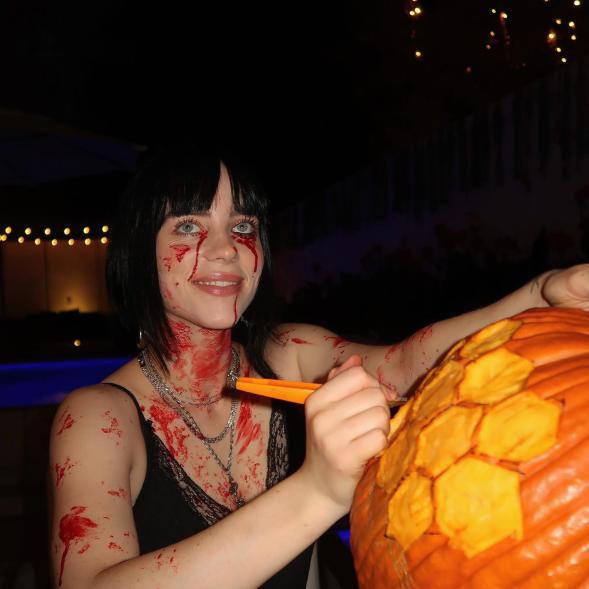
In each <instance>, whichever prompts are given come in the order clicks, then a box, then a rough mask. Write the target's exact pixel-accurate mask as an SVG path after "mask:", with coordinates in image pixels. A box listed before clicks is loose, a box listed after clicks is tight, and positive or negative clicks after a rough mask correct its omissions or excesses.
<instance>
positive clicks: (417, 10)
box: [415, 6, 421, 14]
mask: <svg viewBox="0 0 589 589" xmlns="http://www.w3.org/2000/svg"><path fill="white" fill-rule="evenodd" d="M415 14H421V8H419V6H416V7H415Z"/></svg>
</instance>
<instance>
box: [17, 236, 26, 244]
mask: <svg viewBox="0 0 589 589" xmlns="http://www.w3.org/2000/svg"><path fill="white" fill-rule="evenodd" d="M24 240H25V238H24V237H23V236H22V235H21V236H20V237H19V238H18V243H23V242H24Z"/></svg>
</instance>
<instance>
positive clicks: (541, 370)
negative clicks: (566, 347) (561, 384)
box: [527, 352, 589, 387]
mask: <svg viewBox="0 0 589 589" xmlns="http://www.w3.org/2000/svg"><path fill="white" fill-rule="evenodd" d="M579 364H582V365H585V366H586V365H589V352H588V353H587V354H583V355H581V356H575V357H574V358H565V359H563V360H558V361H557V362H553V363H552V364H545V365H543V366H536V368H535V369H534V372H532V374H530V376H529V377H528V380H527V386H529V387H532V386H534V385H536V384H539V383H540V382H542V381H543V380H545V379H547V378H551V377H553V376H556V375H557V374H560V375H565V374H566V373H567V372H568V371H569V370H572V369H574V368H577V367H578V366H579ZM563 377H564V376H563Z"/></svg>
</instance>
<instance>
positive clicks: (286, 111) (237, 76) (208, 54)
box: [0, 0, 589, 589]
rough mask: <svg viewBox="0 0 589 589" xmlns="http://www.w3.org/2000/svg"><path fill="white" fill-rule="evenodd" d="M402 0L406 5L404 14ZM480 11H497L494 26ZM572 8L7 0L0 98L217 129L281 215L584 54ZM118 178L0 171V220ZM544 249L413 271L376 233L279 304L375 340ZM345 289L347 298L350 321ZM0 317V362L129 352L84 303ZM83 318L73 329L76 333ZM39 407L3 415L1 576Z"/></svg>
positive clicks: (108, 132)
mask: <svg viewBox="0 0 589 589" xmlns="http://www.w3.org/2000/svg"><path fill="white" fill-rule="evenodd" d="M417 5H418V6H419V7H421V9H422V10H423V13H422V15H420V16H419V17H418V18H413V17H411V16H410V15H409V11H410V10H411V9H413V8H414V7H415V6H417ZM491 9H496V10H497V11H499V12H500V11H503V10H504V11H506V12H507V14H508V18H507V20H506V21H505V24H506V28H501V26H500V23H499V19H498V17H497V14H493V13H492V12H491ZM586 15H587V13H586V8H585V5H584V3H583V2H581V3H580V5H579V6H575V5H574V3H573V1H564V0H511V1H508V0H504V1H503V2H502V3H501V4H499V3H495V2H490V1H487V0H484V1H483V0H480V1H474V2H473V1H472V0H470V1H469V0H444V1H443V2H442V1H438V2H436V1H434V0H422V1H420V2H418V3H416V2H413V1H412V0H408V1H407V2H405V1H400V0H389V1H388V2H385V1H382V0H364V1H362V0H350V1H344V2H338V3H336V2H327V1H326V2H320V1H316V2H307V1H301V2H297V3H293V2H286V3H284V2H282V3H277V2H276V3H255V2H247V3H245V2H243V3H239V4H237V3H236V4H230V3H223V2H217V3H214V2H193V3H190V4H181V3H173V2H171V3H165V4H164V3H153V4H151V5H150V4H149V3H147V2H145V3H138V2H124V1H121V0H118V1H115V0H102V1H100V2H97V1H94V0H90V1H87V2H73V1H65V2H51V3H47V2H39V1H38V0H33V1H30V2H23V1H22V0H5V2H3V3H2V4H1V5H0V80H1V81H0V88H1V94H0V110H1V109H8V110H14V111H21V112H23V113H31V114H33V115H44V116H45V117H49V118H51V119H54V120H55V121H58V123H59V124H62V125H66V126H68V127H71V128H74V129H78V130H79V131H80V132H83V133H86V134H92V135H98V136H104V137H108V138H111V139H113V140H117V141H120V142H123V143H131V144H136V145H141V146H145V147H147V148H149V147H151V146H156V145H158V144H160V143H165V142H167V141H171V140H177V139H181V138H192V139H194V140H197V141H202V142H203V143H207V142H210V141H215V142H218V143H221V144H223V145H226V146H228V147H231V148H232V149H234V150H235V151H237V152H239V153H240V154H241V155H242V156H243V157H244V159H246V160H248V161H249V162H250V164H251V165H252V166H253V167H254V168H255V169H256V170H257V172H258V174H259V175H260V177H261V179H262V181H263V183H264V184H265V186H266V188H267V191H268V193H269V195H270V198H271V201H272V206H273V210H274V211H275V212H276V213H279V212H281V211H283V210H285V209H287V208H288V207H290V206H292V205H294V204H296V203H300V202H302V201H308V202H311V206H312V204H313V202H314V199H315V198H318V195H319V194H320V193H321V192H322V191H324V190H325V189H326V188H328V187H330V186H332V185H333V184H334V183H336V182H338V181H340V180H342V179H344V178H346V177H348V176H350V175H352V174H353V173H354V172H356V171H357V170H359V169H361V168H362V167H363V166H364V165H366V164H369V163H370V162H373V161H376V160H377V159H379V158H381V157H383V156H384V155H386V154H387V153H394V152H397V151H399V150H403V149H404V148H406V147H407V146H408V145H409V144H411V143H412V142H415V141H417V140H419V139H421V138H423V137H426V136H428V135H429V134H431V133H433V132H435V131H436V130H437V129H439V128H440V127H442V126H443V125H446V124H447V123H449V122H451V121H456V120H460V119H462V118H464V117H466V116H467V115H469V114H472V113H476V112H477V111H478V110H480V109H484V108H485V107H486V106H488V105H489V104H491V103H493V102H495V101H497V100H500V99H501V98H503V97H505V96H507V95H508V94H510V93H511V92H514V91H516V90H518V89H520V88H522V87H524V86H525V85H526V84H529V83H530V82H532V81H534V80H537V79H538V78H540V77H542V76H545V75H547V74H550V73H551V72H554V71H557V70H558V69H559V68H563V67H564V66H563V63H562V62H561V59H562V56H564V55H566V58H567V60H568V64H567V67H568V66H570V65H571V64H575V63H577V62H579V61H580V60H584V59H586V53H587V50H588V48H589V35H587V34H586V24H587V16H586ZM556 18H561V19H562V24H561V25H557V24H556V23H555V19H556ZM571 20H574V22H575V23H576V24H575V29H574V32H575V34H577V40H576V41H574V42H572V41H570V33H571V31H572V29H570V28H567V26H568V24H567V23H568V22H569V21H571ZM551 29H554V30H557V31H558V32H559V35H560V36H561V37H562V38H563V39H566V40H565V41H564V42H563V43H562V49H563V52H562V53H560V54H558V53H556V52H555V46H554V45H550V44H549V43H547V34H548V31H549V30H551ZM490 31H493V32H494V33H495V35H494V36H492V37H491V36H490ZM561 33H562V35H561ZM565 33H566V35H565ZM487 44H489V48H487V47H486V45H487ZM416 51H420V52H421V54H422V55H421V57H420V58H417V57H416V55H415V52H416ZM35 125H36V123H35V122H34V121H33V123H31V126H32V131H31V130H30V129H25V128H16V129H15V128H11V127H10V126H8V127H7V128H2V125H1V124H0V143H3V142H4V143H5V144H7V142H9V141H11V140H14V141H16V142H18V141H21V140H22V138H23V137H25V136H27V137H31V136H33V137H34V136H35V135H39V136H40V135H43V133H44V132H45V130H43V129H40V128H36V127H35ZM129 175H130V170H120V171H117V172H113V173H109V174H103V175H100V176H89V177H88V176H85V177H77V178H71V179H67V180H60V181H55V182H47V183H36V182H25V183H23V184H21V185H19V186H14V185H13V186H10V185H9V186H0V199H1V205H0V211H1V213H0V217H2V218H1V219H0V225H1V226H2V227H4V224H5V223H13V224H18V223H25V222H32V223H33V224H34V223H38V224H41V223H55V224H57V223H60V222H62V221H63V220H64V219H65V220H66V221H67V222H68V223H69V222H72V223H76V222H78V223H86V222H89V221H88V220H89V219H90V220H93V219H94V218H96V223H108V222H110V221H111V220H112V214H113V211H114V207H115V203H116V200H117V199H118V197H119V195H120V193H121V191H122V189H123V187H124V185H125V183H126V182H127V180H128V178H129ZM588 226H589V225H588ZM446 237H447V236H446ZM471 237H472V241H469V242H468V243H474V244H476V243H477V241H476V236H468V239H471ZM540 237H541V236H540ZM443 243H444V242H443V241H440V244H443ZM588 244H589V242H588ZM440 247H442V246H440ZM508 247H510V245H509V244H508ZM547 247H548V246H547V244H546V242H545V241H542V239H539V240H538V241H537V242H536V243H535V245H534V248H533V250H532V251H530V252H529V254H527V253H526V255H525V256H523V257H522V258H521V259H520V260H519V261H517V262H514V263H512V264H511V265H510V264H507V263H505V262H503V261H502V260H501V259H500V258H495V257H493V255H491V254H492V253H493V252H487V253H489V255H486V254H485V256H483V257H484V259H485V262H484V264H482V265H481V264H478V262H476V263H475V260H474V257H473V251H472V250H469V249H468V248H467V250H466V251H458V252H456V251H450V249H449V250H448V251H447V252H446V251H442V252H433V253H432V258H434V257H436V256H437V258H438V259H441V260H442V261H443V264H445V265H444V266H443V273H444V274H443V278H442V279H441V280H439V281H437V282H432V279H431V276H430V275H429V274H428V270H431V268H432V264H431V259H424V258H420V257H419V256H415V255H414V253H412V252H410V251H409V249H410V248H406V249H405V250H399V251H396V252H393V253H390V252H386V251H384V250H383V249H378V248H376V249H373V250H372V251H371V252H368V253H367V255H366V259H365V264H364V273H363V274H362V275H348V276H343V277H342V281H341V284H339V285H334V284H331V285H330V284H322V285H319V286H320V288H319V287H318V285H317V284H314V283H311V285H310V287H309V288H307V289H303V291H302V292H301V293H299V294H298V295H297V296H296V297H295V298H294V300H293V301H291V302H290V304H289V305H287V306H286V308H285V316H286V317H287V318H289V319H296V320H305V321H309V322H317V323H322V324H324V325H326V326H328V327H331V328H333V329H335V330H338V331H340V333H343V334H344V335H352V336H357V337H360V338H364V339H367V340H371V339H372V340H381V339H388V340H389V341H390V340H391V339H397V338H400V337H404V336H406V335H408V334H409V333H411V332H412V331H413V330H415V329H417V328H418V327H421V326H423V325H425V324H427V323H429V322H431V321H434V320H436V319H439V318H442V317H444V316H447V315H449V314H452V313H458V312H460V311H464V310H466V309H468V308H472V307H474V306H477V305H479V304H484V303H488V302H490V301H491V300H494V299H495V298H497V297H499V296H501V295H503V294H505V293H507V292H508V291H509V290H511V289H513V288H515V287H516V286H518V285H521V284H522V283H523V282H524V281H525V280H526V279H527V278H529V277H531V276H533V275H534V274H535V273H538V272H541V271H543V270H546V269H548V267H546V266H545V264H546V263H547V260H548V258H549V256H548V253H549V252H548V251H547ZM588 251H589V247H588ZM336 254H337V253H335V255H336ZM570 261H571V262H574V261H578V260H570ZM438 270H439V268H438ZM438 274H440V272H438ZM388 283H392V287H390V288H388V289H386V290H383V288H381V287H382V285H383V284H388ZM396 285H401V286H402V288H397V287H396ZM350 301H354V303H355V306H356V309H359V311H358V312H357V313H356V314H355V315H354V316H353V317H350V314H349V312H348V310H349V302H350ZM385 310H386V311H387V312H386V314H385V313H384V312H383V311H385ZM389 310H391V312H389ZM383 315H386V316H384V317H383ZM0 327H1V329H2V334H3V337H2V340H1V341H0V362H20V361H28V360H34V361H39V360H49V359H51V360H61V359H64V358H76V357H79V356H80V354H82V355H87V356H95V357H100V356H109V355H115V354H117V353H118V354H122V353H129V352H132V351H133V343H134V342H132V341H131V340H130V339H129V338H127V337H126V336H124V335H123V333H122V331H121V330H120V328H119V327H118V326H117V325H116V323H115V322H114V321H113V320H112V318H110V317H106V318H105V317H104V316H102V315H100V314H98V313H88V314H83V313H49V312H47V313H40V314H37V315H34V316H28V317H25V318H21V319H9V318H1V317H0ZM80 333H81V334H82V339H83V340H84V341H85V343H87V345H85V346H83V347H82V348H79V349H78V348H73V347H72V345H71V341H72V339H73V337H74V336H75V337H78V334H80ZM54 410H55V409H54V407H41V408H39V409H38V411H25V410H22V411H21V410H20V409H18V410H17V409H4V410H3V413H2V426H1V427H0V430H1V431H2V436H3V439H2V441H1V443H0V447H4V448H10V449H11V450H10V452H8V451H7V450H5V451H4V453H3V456H2V457H1V458H2V469H0V470H1V471H2V472H0V479H1V480H0V531H1V534H0V538H3V539H4V540H3V541H2V543H1V544H0V546H1V549H2V554H3V557H2V559H0V589H8V588H9V587H10V588H17V587H21V588H24V587H26V588H30V587H38V588H40V587H45V586H46V578H47V577H46V572H45V567H46V556H45V551H46V548H45V537H44V532H45V528H44V526H45V518H46V514H45V505H44V490H43V489H44V477H45V467H46V451H47V449H46V437H44V436H45V434H46V431H47V428H48V424H49V422H50V419H51V416H52V414H53V412H54ZM340 548H341V547H340ZM340 548H338V546H336V545H332V546H331V548H330V546H329V545H328V544H327V545H326V550H332V551H335V553H336V556H335V559H336V560H338V559H339V564H340V571H339V573H338V572H337V571H335V572H333V571H332V572H331V573H330V574H333V575H336V576H337V575H339V581H338V582H339V583H340V584H339V585H333V587H336V586H337V587H352V586H353V579H352V577H353V575H352V574H351V573H350V571H349V569H348V568H346V566H345V564H344V563H345V562H346V556H345V555H344V556H342V555H341V554H340V555H339V556H338V555H337V552H338V550H340ZM326 554H327V552H326ZM328 560H329V559H328ZM346 575H347V579H346V578H344V577H345V576H346ZM34 578H36V580H33V579H34ZM329 587H331V585H329ZM328 589H329V588H328Z"/></svg>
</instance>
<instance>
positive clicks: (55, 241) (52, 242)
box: [51, 239, 57, 247]
mask: <svg viewBox="0 0 589 589" xmlns="http://www.w3.org/2000/svg"><path fill="white" fill-rule="evenodd" d="M51 245H52V246H53V247H55V246H56V245H57V239H52V240H51Z"/></svg>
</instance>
